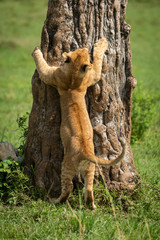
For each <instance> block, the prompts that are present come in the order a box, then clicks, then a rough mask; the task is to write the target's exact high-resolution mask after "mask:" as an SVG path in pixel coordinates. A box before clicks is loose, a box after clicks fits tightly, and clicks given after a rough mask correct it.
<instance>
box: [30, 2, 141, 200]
mask: <svg viewBox="0 0 160 240" xmlns="http://www.w3.org/2000/svg"><path fill="white" fill-rule="evenodd" d="M126 5H127V0H49V3H48V12H47V17H46V21H45V23H44V27H43V30H42V39H41V48H42V52H43V55H44V58H45V59H46V61H47V62H48V64H49V65H55V66H58V65H59V64H61V56H62V53H63V52H64V51H66V52H69V51H73V50H75V49H77V48H83V47H87V48H88V49H89V52H90V54H91V56H92V52H93V45H94V43H95V42H97V40H98V39H99V38H102V37H106V38H107V40H108V42H109V49H108V53H107V54H105V56H104V62H103V70H102V77H101V81H100V82H99V83H98V84H96V85H95V86H93V87H90V88H89V89H88V92H87V95H86V103H87V108H88V112H89V116H90V119H91V123H92V126H93V130H94V145H95V154H96V155H97V156H100V157H102V158H104V159H106V160H107V159H111V158H114V157H115V156H117V155H119V154H120V149H121V148H120V143H119V140H118V138H119V137H120V136H125V138H126V140H127V152H126V155H125V158H124V160H123V161H122V162H121V163H119V164H117V165H115V166H112V167H102V171H103V174H104V176H105V180H106V183H107V185H108V188H109V189H122V188H125V189H129V190H132V189H134V188H135V185H136V181H137V177H136V169H135V166H134V162H133V155H132V150H131V147H130V136H131V111H132V90H133V89H134V87H135V86H136V79H135V78H134V77H133V76H132V64H131V50H130V40H129V33H130V26H129V25H128V24H127V23H126V22H125V14H126ZM32 92H33V106H32V111H31V114H30V118H29V132H28V135H27V140H26V145H25V167H26V170H27V172H28V173H31V172H32V168H34V169H35V172H34V176H35V182H36V183H37V184H38V186H39V187H40V188H45V189H46V190H49V191H50V194H51V196H53V197H57V196H58V195H59V194H60V191H61V183H60V174H61V163H62V160H63V146H62V143H61V139H60V122H61V116H60V104H59V95H58V92H57V90H56V89H55V88H53V87H50V86H47V85H45V84H44V83H43V82H42V81H41V80H40V79H39V76H38V73H37V71H35V73H34V75H33V78H32ZM32 166H33V167H32ZM39 176H43V178H42V177H41V179H39V178H40V177H39ZM95 177H97V178H98V177H99V173H98V170H96V172H95ZM77 179H78V178H77ZM77 179H76V181H77Z"/></svg>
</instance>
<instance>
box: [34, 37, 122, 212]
mask: <svg viewBox="0 0 160 240" xmlns="http://www.w3.org/2000/svg"><path fill="white" fill-rule="evenodd" d="M107 48H108V42H107V40H106V39H105V38H102V39H100V40H99V41H98V42H97V43H96V44H95V45H94V52H93V60H94V61H93V64H91V63H90V56H89V53H88V50H87V49H86V48H83V49H77V50H75V51H74V52H69V53H66V52H64V53H63V55H62V56H63V58H64V65H63V66H61V67H54V66H53V67H50V66H48V64H47V63H46V61H45V60H44V58H43V55H42V52H41V50H40V49H39V48H35V50H34V51H33V54H32V56H33V58H34V60H35V63H36V67H37V71H38V73H39V77H40V79H41V80H42V81H43V82H44V83H46V84H48V85H51V86H53V87H56V88H57V90H58V92H59V95H60V104H61V118H62V120H61V128H60V136H61V140H62V143H63V146H64V159H63V163H62V173H61V195H60V197H59V198H58V199H56V200H55V203H62V202H65V201H66V200H67V198H68V197H69V194H70V193H71V192H72V190H73V183H72V179H73V177H74V176H75V174H76V172H77V171H80V172H81V174H82V177H83V178H84V182H85V188H86V190H85V204H91V206H92V208H93V209H94V208H95V204H94V197H93V180H94V172H95V164H101V165H107V166H110V165H114V164H116V163H118V162H119V161H121V160H122V159H123V157H124V155H125V143H124V141H122V142H121V144H122V147H123V149H122V153H121V154H120V156H119V157H118V158H116V159H113V160H108V161H106V160H103V159H100V158H98V157H96V156H95V154H94V145H93V129H92V126H91V123H90V119H89V115H88V112H87V108H86V103H85V94H86V91H87V88H88V87H89V86H91V85H94V84H95V83H96V82H98V81H99V80H100V77H101V69H102V61H103V55H104V53H105V51H106V50H107Z"/></svg>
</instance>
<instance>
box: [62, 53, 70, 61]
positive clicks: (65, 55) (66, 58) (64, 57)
mask: <svg viewBox="0 0 160 240" xmlns="http://www.w3.org/2000/svg"><path fill="white" fill-rule="evenodd" d="M62 57H63V60H64V62H65V63H70V62H71V57H70V56H69V54H68V53H66V52H64V53H63V54H62Z"/></svg>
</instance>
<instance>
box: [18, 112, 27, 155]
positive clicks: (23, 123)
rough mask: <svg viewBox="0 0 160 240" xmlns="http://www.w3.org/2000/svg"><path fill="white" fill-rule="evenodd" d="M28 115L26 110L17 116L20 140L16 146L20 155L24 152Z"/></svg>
mask: <svg viewBox="0 0 160 240" xmlns="http://www.w3.org/2000/svg"><path fill="white" fill-rule="evenodd" d="M28 117H29V113H28V112H26V113H25V114H24V115H23V116H22V117H18V118H17V124H18V128H19V130H20V140H21V143H20V146H19V148H18V150H19V155H20V156H22V155H23V153H24V145H25V141H26V137H27V133H28Z"/></svg>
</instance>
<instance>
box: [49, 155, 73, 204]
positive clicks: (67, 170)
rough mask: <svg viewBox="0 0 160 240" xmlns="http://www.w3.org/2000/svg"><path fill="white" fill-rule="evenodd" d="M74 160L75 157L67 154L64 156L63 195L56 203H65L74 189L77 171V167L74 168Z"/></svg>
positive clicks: (62, 173)
mask: <svg viewBox="0 0 160 240" xmlns="http://www.w3.org/2000/svg"><path fill="white" fill-rule="evenodd" d="M74 162H75V161H74V160H73V159H70V158H69V157H67V156H65V157H64V160H63V162H62V170H61V171H62V172H61V195H60V197H59V198H57V199H55V200H54V203H64V202H65V201H66V200H67V199H68V197H69V195H70V193H71V192H72V191H73V182H72V179H73V177H74V176H75V174H76V172H77V169H75V168H74Z"/></svg>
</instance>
